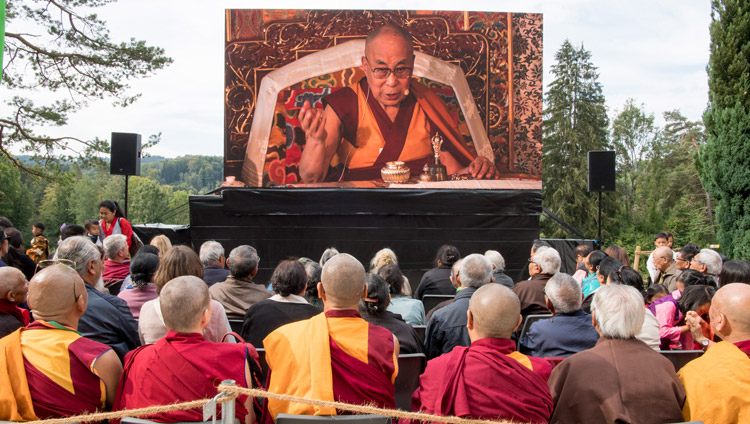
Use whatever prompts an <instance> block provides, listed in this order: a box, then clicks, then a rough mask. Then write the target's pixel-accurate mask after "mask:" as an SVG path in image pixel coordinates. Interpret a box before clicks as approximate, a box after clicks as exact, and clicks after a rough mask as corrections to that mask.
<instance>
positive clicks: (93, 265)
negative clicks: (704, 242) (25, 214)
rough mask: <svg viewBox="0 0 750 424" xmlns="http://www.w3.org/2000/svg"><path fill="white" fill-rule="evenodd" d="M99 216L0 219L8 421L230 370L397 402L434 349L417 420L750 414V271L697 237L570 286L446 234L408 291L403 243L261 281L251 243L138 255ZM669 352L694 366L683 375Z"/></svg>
mask: <svg viewBox="0 0 750 424" xmlns="http://www.w3.org/2000/svg"><path fill="white" fill-rule="evenodd" d="M100 217H101V220H100V221H99V222H96V221H94V220H89V221H87V222H86V225H85V227H81V226H78V225H66V226H65V229H64V231H63V232H64V234H65V235H64V237H62V238H63V240H61V241H60V242H59V243H58V245H57V248H56V249H52V247H53V246H51V245H50V243H49V241H48V240H47V238H46V237H45V236H44V229H45V227H44V224H43V223H41V222H39V223H35V224H34V225H33V232H34V238H33V239H32V240H31V241H30V248H29V249H28V250H24V249H23V240H22V239H21V240H20V241H19V239H20V238H21V236H20V232H19V231H18V230H17V229H15V228H13V224H12V223H11V222H10V221H8V220H7V219H5V218H3V217H0V230H2V231H0V420H9V421H30V420H38V419H46V418H55V417H65V416H71V415H78V414H83V413H89V412H95V411H101V410H121V409H132V408H141V407H146V406H152V405H165V404H170V403H174V402H179V401H188V400H195V399H203V398H207V397H213V396H215V394H216V386H217V385H218V384H219V383H220V382H221V381H223V380H226V379H232V380H234V381H235V382H236V383H237V384H238V385H239V386H241V387H248V388H267V389H268V390H269V391H271V392H276V393H284V394H288V395H293V396H301V397H307V398H313V399H320V400H325V401H341V402H347V403H353V404H368V405H375V406H380V407H386V408H395V407H396V400H395V399H396V398H395V393H396V392H395V387H394V383H395V382H396V378H397V376H398V375H399V373H400V372H405V371H406V370H400V369H399V360H398V358H399V355H400V354H424V356H425V358H426V360H427V362H426V367H425V368H424V370H423V372H422V373H421V376H420V378H419V384H418V387H416V390H415V391H414V393H413V396H412V398H411V409H412V410H413V411H416V412H425V413H431V414H439V415H444V416H460V417H466V418H478V419H498V418H501V419H508V420H513V421H514V422H523V423H527V422H528V423H548V422H549V423H668V422H680V421H690V420H702V421H703V422H704V423H727V422H750V398H748V396H747V395H746V393H747V392H748V390H749V389H750V264H748V262H745V261H742V260H729V259H728V258H724V257H722V256H721V255H720V254H719V253H717V252H716V251H714V250H712V249H701V248H700V247H699V246H697V245H695V244H692V243H690V244H687V245H685V246H683V247H682V248H680V249H677V250H674V249H675V248H674V246H673V242H674V238H673V236H672V235H671V234H670V233H668V232H662V233H658V234H656V236H655V238H654V240H655V243H654V244H655V249H654V250H653V252H651V254H650V256H649V259H648V260H647V270H648V273H647V274H645V276H646V278H645V280H644V278H643V276H642V275H641V274H640V273H639V272H638V270H636V269H634V268H632V267H631V266H630V264H631V261H630V258H629V257H628V255H627V252H626V251H625V249H623V248H622V247H619V246H609V247H608V248H607V249H606V250H604V251H602V250H594V249H592V247H591V246H589V245H580V246H578V247H577V248H576V249H575V253H574V254H575V267H573V272H572V275H569V274H566V273H563V272H561V269H563V266H564V260H563V257H561V252H560V251H558V250H556V249H555V248H553V247H552V246H551V245H550V244H549V243H548V242H545V241H542V240H535V241H534V242H533V243H532V245H531V250H530V254H529V259H528V278H526V277H523V278H516V279H514V278H512V277H511V276H509V275H508V274H507V269H506V263H505V259H504V258H503V256H502V253H501V252H499V251H496V250H488V251H486V252H484V253H471V254H468V255H466V256H462V255H461V253H460V252H459V250H458V249H457V248H456V247H455V246H452V245H450V244H446V245H443V246H441V247H440V248H439V249H438V251H437V255H436V258H435V268H433V269H430V270H427V271H426V272H424V274H423V275H422V278H421V281H420V282H419V284H416V285H415V286H414V287H412V284H411V283H410V282H409V280H408V279H407V278H406V277H405V276H404V273H403V272H402V269H401V268H400V267H399V263H398V258H397V256H396V253H395V252H393V251H392V250H391V249H388V248H385V249H382V250H380V251H378V252H377V253H376V254H375V255H374V256H373V257H372V258H371V259H370V261H369V272H367V271H366V269H365V266H364V265H363V262H361V261H360V260H359V259H357V258H355V257H353V256H351V255H349V254H346V253H344V252H339V251H338V250H336V249H335V248H329V249H326V251H325V252H323V255H322V256H321V258H320V260H319V261H317V262H316V261H314V260H311V259H308V258H289V259H286V260H283V261H281V262H280V263H279V264H278V265H277V266H276V268H275V270H274V271H273V274H272V275H271V277H270V280H269V281H259V280H258V275H259V274H258V271H259V269H260V268H259V264H260V256H259V252H257V251H256V249H255V248H253V247H252V246H249V245H240V246H234V247H233V249H232V250H231V251H230V252H229V254H228V255H226V256H225V250H224V249H225V248H224V246H222V244H221V243H219V242H216V241H207V242H205V243H203V244H202V245H201V246H200V248H199V251H198V253H196V251H195V250H193V249H192V248H191V247H188V246H183V245H175V246H172V244H171V242H170V240H169V239H168V238H167V237H165V236H158V237H154V239H153V240H150V244H149V245H147V246H142V243H140V239H138V238H137V236H136V235H134V233H133V232H132V228H131V227H130V224H129V223H128V222H127V220H126V219H125V217H124V216H123V215H122V212H121V211H120V209H119V206H118V205H117V204H116V203H114V202H109V201H105V202H102V204H101V205H100ZM141 246H142V247H141ZM52 250H54V251H52ZM260 253H262V252H260ZM50 257H51V258H52V259H48V258H50ZM361 259H365V258H361ZM365 263H367V262H365ZM261 275H262V274H261ZM410 275H411V274H410ZM514 280H515V281H514ZM414 281H416V280H414ZM269 287H270V289H269ZM412 290H413V293H414V294H413V296H412ZM433 295H442V296H443V298H442V299H440V300H443V301H442V302H440V303H437V304H435V303H430V302H431V301H432V298H433ZM425 305H428V306H429V310H428V309H427V308H426V307H425ZM232 328H234V329H235V331H232ZM672 351H684V353H685V354H689V355H692V356H691V357H694V358H696V359H693V360H692V361H689V362H688V363H687V364H686V365H685V364H679V365H677V366H676V365H675V364H676V363H677V362H675V361H674V360H673V358H672V356H671V354H672V353H673V352H672ZM670 358H672V359H670ZM263 359H264V360H263ZM683 365H684V366H683ZM234 413H235V416H236V419H237V420H239V421H240V422H243V423H248V424H249V423H261V422H262V423H272V422H273V421H274V419H275V418H276V416H277V415H278V414H280V413H290V414H303V415H336V414H341V413H344V412H343V411H337V410H336V409H331V408H327V407H321V406H313V405H309V404H304V403H294V402H288V401H281V400H264V399H253V398H252V397H247V396H240V397H238V398H237V399H236V401H235V408H234ZM147 418H148V419H151V420H154V421H157V422H179V421H202V412H201V410H200V409H199V408H195V409H190V410H184V411H172V412H163V413H158V414H155V415H152V416H149V417H147ZM402 421H405V422H408V421H409V420H402Z"/></svg>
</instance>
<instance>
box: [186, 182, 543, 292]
mask: <svg viewBox="0 0 750 424" xmlns="http://www.w3.org/2000/svg"><path fill="white" fill-rule="evenodd" d="M541 212H542V197H541V190H539V189H522V190H513V189H503V190H492V189H425V188H405V187H404V188H341V187H337V188H326V187H318V188H310V187H308V188H294V187H283V188H281V187H280V188H231V189H225V190H223V192H222V193H221V194H219V195H211V196H191V197H190V235H191V239H192V244H193V247H194V248H195V249H196V251H197V250H198V249H199V248H200V245H201V244H202V243H203V242H205V241H207V240H216V241H218V242H220V243H222V245H223V246H224V248H225V249H226V252H227V255H228V254H229V251H230V250H231V249H232V248H234V247H236V246H238V245H240V244H249V245H251V246H253V247H255V248H256V249H257V250H258V253H259V255H260V258H261V261H260V267H261V271H260V275H259V280H260V281H267V280H268V277H270V274H271V272H272V271H273V268H275V266H276V265H277V264H278V262H279V261H280V260H282V259H285V258H287V257H289V256H297V257H300V256H306V257H309V258H312V259H314V260H318V259H319V258H320V255H321V253H323V250H325V249H326V248H327V247H330V246H335V247H336V248H337V249H338V250H339V251H341V252H347V253H350V254H352V255H354V256H355V257H357V258H358V259H359V260H360V261H362V263H363V264H365V267H366V268H367V267H368V266H369V261H370V259H371V258H372V256H373V255H374V254H375V253H376V252H377V251H378V250H380V249H381V248H383V247H390V248H391V249H393V250H394V251H395V252H396V254H397V255H398V257H399V265H400V266H401V268H402V269H403V270H404V273H405V274H406V276H407V277H408V278H409V280H410V282H411V283H412V285H413V286H414V287H415V288H416V285H417V284H418V283H419V279H420V278H421V275H422V273H423V272H424V271H426V270H428V269H430V268H432V267H433V266H434V264H433V260H434V257H435V253H436V251H437V249H438V248H439V247H440V246H441V245H442V244H445V243H449V244H453V245H455V246H456V247H458V249H459V251H460V252H461V254H462V255H467V254H470V253H483V252H484V251H485V250H487V249H495V250H498V251H499V252H501V253H502V254H503V256H504V257H505V259H506V262H507V265H506V269H507V273H508V274H509V275H511V276H514V277H515V276H516V275H517V274H518V272H519V271H520V270H521V269H522V268H524V267H525V266H526V264H527V262H526V261H527V259H528V256H529V248H530V246H531V241H532V240H533V239H535V238H538V237H539V216H540V214H541Z"/></svg>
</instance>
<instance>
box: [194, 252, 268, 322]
mask: <svg viewBox="0 0 750 424" xmlns="http://www.w3.org/2000/svg"><path fill="white" fill-rule="evenodd" d="M258 262H260V258H259V257H258V252H257V251H256V250H255V249H254V248H253V247H251V246H248V245H241V246H237V247H235V248H234V249H232V251H231V252H229V257H228V258H227V266H228V267H229V272H230V274H229V277H227V279H226V281H224V282H222V283H216V284H214V285H212V286H211V287H209V288H208V292H209V293H210V294H211V298H212V299H214V300H216V301H218V302H219V303H221V304H222V305H223V306H224V309H225V310H226V311H227V318H229V319H243V318H244V317H245V312H247V310H248V309H250V307H251V306H253V305H254V304H256V303H258V302H260V301H261V300H266V299H268V298H269V297H271V296H272V295H273V293H271V292H270V291H268V290H266V287H265V286H264V285H263V284H258V283H256V282H254V281H253V277H255V274H257V273H258Z"/></svg>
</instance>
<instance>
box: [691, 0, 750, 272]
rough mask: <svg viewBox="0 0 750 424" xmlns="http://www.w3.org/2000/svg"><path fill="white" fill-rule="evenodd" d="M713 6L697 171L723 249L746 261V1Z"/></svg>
mask: <svg viewBox="0 0 750 424" xmlns="http://www.w3.org/2000/svg"><path fill="white" fill-rule="evenodd" d="M711 9H712V10H711V58H710V60H709V64H708V87H709V106H708V109H707V110H706V112H705V114H704V115H703V120H704V123H705V125H706V131H707V133H708V137H707V140H706V146H705V148H703V149H702V150H701V155H700V157H699V169H700V171H701V172H700V174H701V180H702V181H703V183H704V185H705V186H706V189H707V190H708V192H709V193H711V195H712V196H714V197H715V198H716V199H718V201H719V204H718V211H717V221H718V224H719V225H718V226H719V228H718V234H717V236H718V239H719V242H720V244H721V249H722V252H723V253H724V254H726V255H727V256H729V257H731V258H736V259H750V2H748V1H747V0H721V1H720V0H714V1H713V2H712V7H711Z"/></svg>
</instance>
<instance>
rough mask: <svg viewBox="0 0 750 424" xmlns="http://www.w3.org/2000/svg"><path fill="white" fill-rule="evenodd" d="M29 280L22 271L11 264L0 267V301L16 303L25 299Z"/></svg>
mask: <svg viewBox="0 0 750 424" xmlns="http://www.w3.org/2000/svg"><path fill="white" fill-rule="evenodd" d="M28 292H29V282H28V281H26V277H24V275H23V273H22V272H21V271H20V270H19V269H18V268H14V267H12V266H4V267H2V268H0V301H2V300H4V301H6V302H9V303H12V304H14V305H18V304H19V303H23V302H24V301H25V300H26V294H27V293H28Z"/></svg>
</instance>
